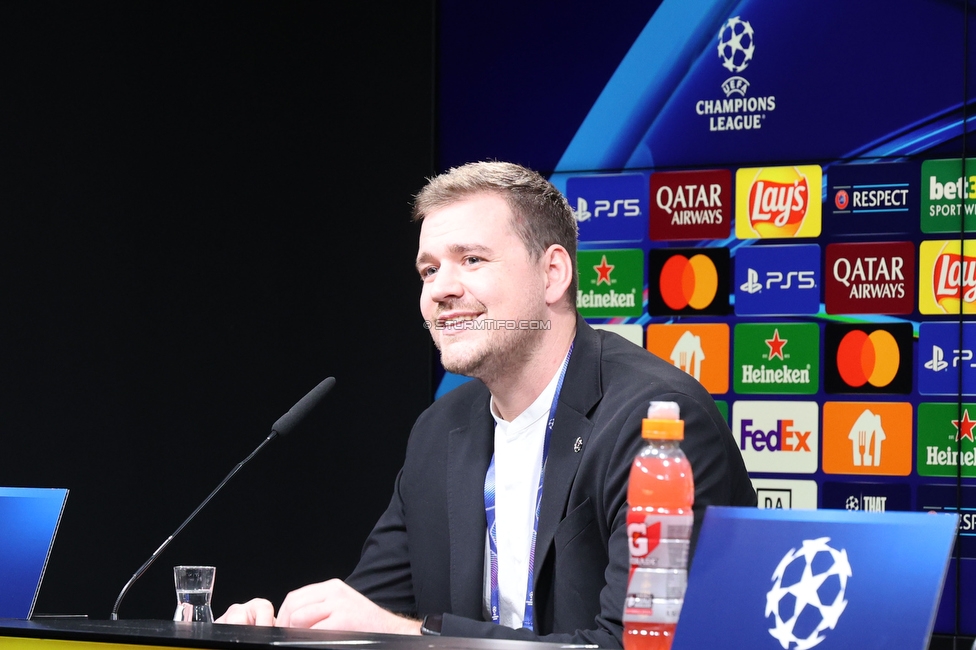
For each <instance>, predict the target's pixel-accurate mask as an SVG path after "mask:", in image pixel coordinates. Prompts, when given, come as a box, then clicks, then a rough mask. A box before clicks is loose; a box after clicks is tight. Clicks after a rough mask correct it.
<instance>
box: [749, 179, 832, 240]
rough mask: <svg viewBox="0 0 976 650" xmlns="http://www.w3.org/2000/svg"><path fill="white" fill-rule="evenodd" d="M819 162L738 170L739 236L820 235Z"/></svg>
mask: <svg viewBox="0 0 976 650" xmlns="http://www.w3.org/2000/svg"><path fill="white" fill-rule="evenodd" d="M822 176H823V170H822V169H821V167H820V166H819V165H803V166H799V167H759V168H743V169H739V170H738V171H736V173H735V192H736V201H735V235H736V237H738V238H739V239H757V238H790V237H817V236H819V235H820V229H821V224H822V218H821V203H822V196H821V194H822V192H821V179H822Z"/></svg>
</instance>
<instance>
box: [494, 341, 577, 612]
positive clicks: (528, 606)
mask: <svg viewBox="0 0 976 650" xmlns="http://www.w3.org/2000/svg"><path fill="white" fill-rule="evenodd" d="M572 354H573V346H572V345H570V346H569V352H568V353H567V354H566V358H565V359H564V360H563V365H562V368H561V369H560V371H559V381H557V382H556V392H555V394H553V396H552V405H551V406H550V407H549V420H548V421H547V422H546V437H545V442H543V444H542V469H541V471H540V472H539V490H538V491H537V492H536V497H535V523H534V525H533V527H532V545H531V546H530V547H529V575H528V584H527V585H526V587H525V612H524V614H523V615H522V627H525V628H528V629H530V630H531V629H533V625H532V602H533V600H532V598H533V593H532V591H533V590H532V578H533V574H534V573H535V540H536V537H537V536H538V533H539V511H540V508H541V505H542V486H543V485H544V483H545V480H546V461H547V460H548V459H549V439H550V438H551V437H552V427H553V425H554V424H555V422H556V404H557V402H558V401H559V393H560V392H561V391H562V388H563V379H565V377H566V367H567V366H569V357H570V356H571V355H572ZM485 518H486V519H487V523H488V553H489V558H490V563H491V564H490V569H489V575H490V580H491V620H492V622H493V623H496V624H497V623H500V622H501V616H500V610H499V605H498V542H497V538H496V532H495V454H492V455H491V463H490V464H489V465H488V472H487V474H485Z"/></svg>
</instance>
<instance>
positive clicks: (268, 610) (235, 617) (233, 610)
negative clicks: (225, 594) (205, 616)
mask: <svg viewBox="0 0 976 650" xmlns="http://www.w3.org/2000/svg"><path fill="white" fill-rule="evenodd" d="M214 623H230V624H232V625H267V626H269V627H270V626H273V625H274V624H275V615H274V605H272V604H271V602H270V601H267V600H265V599H264V598H253V599H251V600H249V601H247V602H246V603H243V604H241V603H235V604H233V605H231V606H230V607H228V608H227V611H226V612H224V614H223V616H221V617H220V618H218V619H217V620H216V621H214Z"/></svg>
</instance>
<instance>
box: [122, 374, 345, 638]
mask: <svg viewBox="0 0 976 650" xmlns="http://www.w3.org/2000/svg"><path fill="white" fill-rule="evenodd" d="M335 381H336V380H335V377H326V378H325V379H323V380H322V381H321V382H320V383H319V385H318V386H316V387H315V388H313V389H312V390H310V391H309V392H308V394H307V395H305V397H303V398H301V399H300V400H298V402H297V403H296V404H295V405H294V406H292V407H291V408H290V409H288V412H287V413H285V414H284V415H282V416H281V417H280V418H278V420H277V421H276V422H275V423H274V424H273V425H272V426H271V433H269V434H268V437H267V438H265V439H264V440H263V441H262V442H261V444H260V445H258V446H257V447H256V448H255V449H254V451H252V452H251V453H250V454H249V455H248V457H247V458H245V459H244V460H242V461H241V462H239V463H237V465H236V466H235V467H234V469H232V470H231V471H230V474H228V475H227V476H226V477H225V478H224V480H223V481H221V482H220V484H219V485H218V486H217V487H216V488H214V491H213V492H211V493H210V496H208V497H207V498H206V499H204V500H203V503H201V504H200V505H198V506H197V509H196V510H194V511H193V512H192V513H190V516H189V517H187V518H186V520H185V521H184V522H183V523H182V524H180V526H179V528H177V529H176V531H174V532H173V534H172V535H170V536H169V537H167V538H166V541H164V542H163V543H162V544H160V545H159V548H157V549H156V551H155V552H154V553H153V554H152V555H150V556H149V559H148V560H146V562H145V564H143V565H142V566H141V567H139V569H138V570H137V571H136V572H135V573H133V574H132V577H131V578H129V581H128V582H127V583H125V586H124V587H122V591H121V592H119V597H118V598H117V599H116V600H115V606H114V607H112V613H111V614H110V615H109V620H112V621H117V620H119V605H120V604H121V603H122V599H123V598H124V597H125V595H126V593H128V591H129V588H130V587H132V585H133V584H135V582H136V580H138V579H139V578H140V577H141V576H142V574H143V573H145V572H146V569H148V568H149V567H150V565H152V563H153V562H155V561H156V558H157V557H159V555H160V554H161V553H162V552H163V551H164V550H165V549H166V547H167V546H169V543H170V542H172V541H173V540H174V539H175V538H176V536H177V535H179V534H180V531H182V530H183V529H184V528H185V527H186V525H187V524H188V523H190V521H192V520H193V518H194V517H196V516H197V513H198V512H200V511H201V510H203V507H204V506H205V505H207V504H208V503H210V500H211V499H212V498H214V495H215V494H217V493H218V492H220V489H221V488H222V487H224V485H226V483H227V481H229V480H230V479H231V477H233V476H234V474H237V472H238V471H239V470H240V469H241V468H242V467H244V464H245V463H247V462H248V461H249V460H251V459H252V458H254V457H255V456H256V455H257V453H258V452H259V451H261V450H262V449H264V446H265V445H266V444H268V443H269V442H271V441H272V440H274V439H275V438H276V437H278V436H285V435H287V434H289V433H291V431H292V430H293V429H294V428H295V427H296V426H298V425H299V424H300V423H301V421H302V420H304V419H305V416H307V415H308V414H309V413H311V412H312V410H313V409H314V408H315V407H316V406H318V405H319V403H320V402H321V401H322V400H323V399H324V398H325V396H326V395H327V394H328V392H329V391H330V390H332V387H333V386H335Z"/></svg>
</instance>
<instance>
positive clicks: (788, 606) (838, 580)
mask: <svg viewBox="0 0 976 650" xmlns="http://www.w3.org/2000/svg"><path fill="white" fill-rule="evenodd" d="M829 541H830V538H829V537H821V538H819V539H812V540H811V539H807V540H804V541H803V545H802V547H801V548H800V550H796V549H795V548H794V549H790V551H789V553H787V554H786V555H784V556H783V559H782V560H780V562H779V566H777V567H776V570H775V571H774V572H773V577H772V580H773V587H772V589H770V590H769V593H767V594H766V618H769V616H770V615H772V616H773V617H774V623H775V624H774V626H773V627H772V628H770V630H769V633H770V634H771V635H772V636H773V637H774V638H775V639H776V640H778V641H779V642H780V645H782V646H783V648H784V649H785V650H806V649H807V648H812V647H813V646H815V645H817V644H818V643H820V642H821V641H823V640H824V638H825V637H824V635H823V634H822V632H824V631H825V630H828V629H830V630H832V629H834V628H835V627H836V626H837V621H838V620H839V619H840V616H841V614H843V613H844V609H845V608H846V607H847V601H846V600H845V599H844V593H845V592H846V591H847V579H848V578H850V577H851V565H850V563H849V562H848V561H847V551H846V550H844V549H841V550H839V551H838V550H837V549H835V548H832V547H830V546H828V545H827V542H829Z"/></svg>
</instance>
